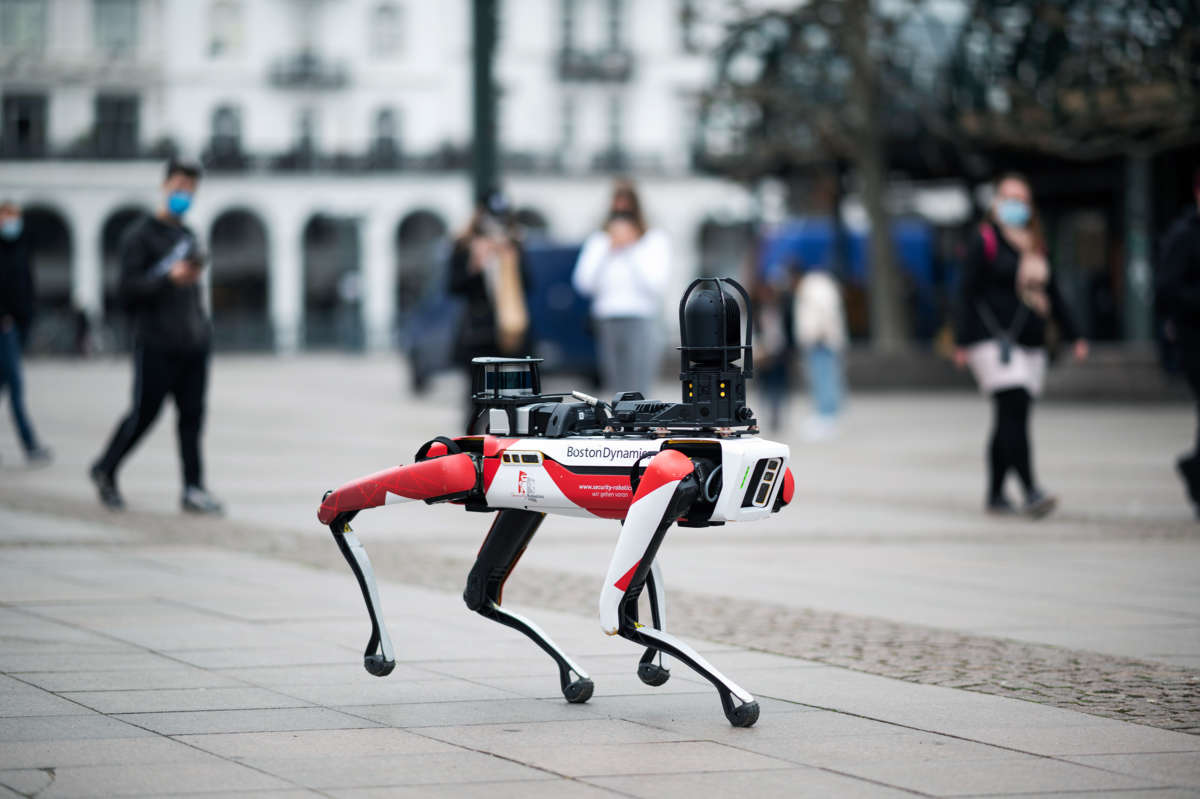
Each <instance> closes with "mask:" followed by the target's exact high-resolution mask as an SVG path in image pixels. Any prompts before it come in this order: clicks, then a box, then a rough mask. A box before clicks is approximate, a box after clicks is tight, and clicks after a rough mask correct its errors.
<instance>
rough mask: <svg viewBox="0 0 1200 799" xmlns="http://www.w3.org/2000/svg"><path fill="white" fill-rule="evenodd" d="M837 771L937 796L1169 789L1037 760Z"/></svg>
mask: <svg viewBox="0 0 1200 799" xmlns="http://www.w3.org/2000/svg"><path fill="white" fill-rule="evenodd" d="M838 770H839V771H840V772H841V773H844V774H849V775H853V776H855V777H861V778H864V779H869V780H874V781H876V782H880V783H883V784H885V785H890V786H894V787H897V788H905V789H908V790H913V791H920V792H922V793H927V794H934V795H937V796H967V795H977V794H1009V795H1015V794H1023V793H1038V792H1049V791H1095V790H1106V789H1128V788H1158V787H1169V783H1164V782H1163V781H1162V780H1155V779H1149V778H1145V777H1132V776H1127V775H1124V774H1116V773H1113V772H1111V771H1103V770H1101V769H1098V768H1089V767H1086V766H1081V765H1076V764H1074V763H1064V762H1061V761H1057V760H1050V759H1047V758H1041V757H1014V758H1012V759H999V760H972V761H953V760H949V761H948V760H942V759H937V760H923V761H916V760H910V761H907V762H905V761H894V760H891V761H886V762H881V763H872V762H870V761H861V762H859V763H853V764H850V763H847V764H843V765H842V766H841V767H840V768H839V769H838Z"/></svg>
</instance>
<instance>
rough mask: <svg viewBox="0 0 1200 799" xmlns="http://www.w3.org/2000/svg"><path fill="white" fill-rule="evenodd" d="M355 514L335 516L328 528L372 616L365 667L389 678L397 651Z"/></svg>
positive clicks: (394, 666) (394, 664)
mask: <svg viewBox="0 0 1200 799" xmlns="http://www.w3.org/2000/svg"><path fill="white" fill-rule="evenodd" d="M353 515H354V514H353V513H349V514H343V515H342V516H340V517H338V518H337V519H335V520H334V521H333V522H332V523H331V524H330V525H329V528H330V530H331V531H332V532H333V539H334V541H336V542H337V545H338V549H339V550H340V551H341V553H342V556H343V557H344V558H345V559H346V562H347V563H348V564H350V570H351V571H353V572H354V577H355V579H357V580H358V587H359V589H360V590H361V591H362V595H363V601H364V602H366V603H367V614H368V615H370V617H371V638H370V640H369V641H367V649H366V652H364V653H363V668H365V669H366V670H367V671H369V672H370V673H371V674H374V675H375V676H376V677H386V676H387V675H389V674H391V673H392V669H394V668H396V651H395V650H394V649H393V648H392V639H391V638H390V637H389V636H388V632H387V627H385V626H384V624H383V604H382V603H381V602H380V601H379V588H378V587H377V586H376V585H375V572H374V570H373V569H372V568H371V559H370V558H368V557H367V550H365V549H363V545H362V544H361V543H359V541H358V536H356V535H355V534H354V531H353V530H351V529H350V518H351V517H353Z"/></svg>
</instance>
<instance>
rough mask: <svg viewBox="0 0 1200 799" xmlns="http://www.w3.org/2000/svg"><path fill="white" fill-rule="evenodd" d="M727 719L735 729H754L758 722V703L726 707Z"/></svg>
mask: <svg viewBox="0 0 1200 799" xmlns="http://www.w3.org/2000/svg"><path fill="white" fill-rule="evenodd" d="M725 718H727V719H729V723H730V724H732V725H733V726H735V727H752V726H754V722H756V721H758V702H745V703H743V704H740V705H738V706H737V707H733V708H730V707H726V708H725Z"/></svg>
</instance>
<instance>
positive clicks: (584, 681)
mask: <svg viewBox="0 0 1200 799" xmlns="http://www.w3.org/2000/svg"><path fill="white" fill-rule="evenodd" d="M595 689H596V685H595V683H593V682H592V681H591V680H589V679H588V678H587V677H580V678H579V679H578V680H576V681H575V682H572V683H568V684H567V685H566V687H565V688H563V689H562V692H563V697H564V698H565V699H566V700H567V701H568V702H570V703H571V704H572V705H581V704H583V703H584V702H586V701H588V700H589V699H591V698H592V691H594V690H595Z"/></svg>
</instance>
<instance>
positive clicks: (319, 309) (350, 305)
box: [303, 214, 364, 350]
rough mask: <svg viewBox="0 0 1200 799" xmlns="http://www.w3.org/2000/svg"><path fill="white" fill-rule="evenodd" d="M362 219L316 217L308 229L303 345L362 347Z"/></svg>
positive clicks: (325, 215)
mask: <svg viewBox="0 0 1200 799" xmlns="http://www.w3.org/2000/svg"><path fill="white" fill-rule="evenodd" d="M358 228H359V225H358V220H357V219H354V218H352V217H338V216H332V215H329V214H315V215H314V216H313V217H312V218H311V219H309V220H308V224H306V225H305V226H304V239H303V246H304V345H305V346H306V347H310V348H318V349H319V348H338V349H346V350H361V349H362V348H363V343H364V336H363V324H362V279H361V273H360V271H359V265H360V255H359V253H360V243H359V230H358Z"/></svg>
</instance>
